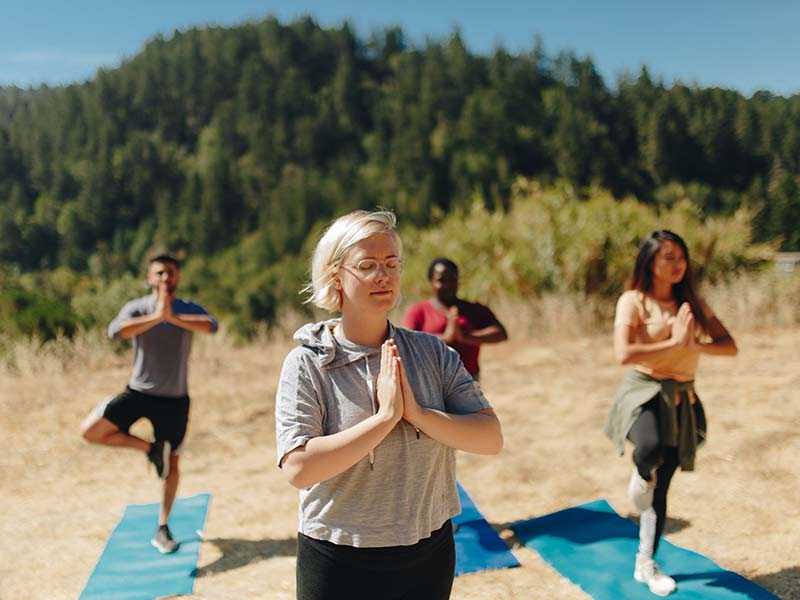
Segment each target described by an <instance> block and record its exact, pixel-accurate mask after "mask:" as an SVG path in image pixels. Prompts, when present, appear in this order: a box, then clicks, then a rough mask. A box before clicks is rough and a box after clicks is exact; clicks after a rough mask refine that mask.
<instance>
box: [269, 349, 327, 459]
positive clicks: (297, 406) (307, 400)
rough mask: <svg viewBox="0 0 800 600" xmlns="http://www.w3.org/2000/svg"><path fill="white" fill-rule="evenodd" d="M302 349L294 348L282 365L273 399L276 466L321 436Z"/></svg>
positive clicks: (320, 418)
mask: <svg viewBox="0 0 800 600" xmlns="http://www.w3.org/2000/svg"><path fill="white" fill-rule="evenodd" d="M302 353H303V349H302V348H296V349H294V350H292V352H290V353H289V355H288V356H287V357H286V360H285V361H284V362H283V368H282V369H281V376H280V380H279V382H278V392H277V394H276V397H275V443H276V445H277V451H278V466H280V464H281V461H282V460H283V457H284V456H286V455H287V454H288V453H289V452H291V451H292V450H294V449H295V448H299V447H301V446H304V445H305V444H306V443H307V442H308V440H310V439H311V438H314V437H319V436H321V435H323V433H324V430H323V419H324V414H323V409H322V405H321V403H320V402H319V400H318V398H317V393H316V390H315V388H314V384H313V382H312V381H311V378H310V377H309V375H308V372H307V366H306V364H305V359H304V358H303V355H302Z"/></svg>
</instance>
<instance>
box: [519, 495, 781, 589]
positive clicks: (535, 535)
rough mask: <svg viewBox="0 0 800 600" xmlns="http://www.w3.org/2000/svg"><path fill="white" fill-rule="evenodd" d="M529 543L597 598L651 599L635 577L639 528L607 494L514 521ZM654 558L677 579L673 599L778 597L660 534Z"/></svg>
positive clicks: (561, 571)
mask: <svg viewBox="0 0 800 600" xmlns="http://www.w3.org/2000/svg"><path fill="white" fill-rule="evenodd" d="M511 529H513V530H514V533H516V535H517V537H518V538H519V539H520V540H521V541H522V542H524V543H525V545H526V546H528V547H529V548H532V549H533V550H535V551H536V552H538V553H539V554H540V555H541V556H542V558H543V559H544V560H546V561H547V562H548V563H550V565H551V566H552V567H553V568H555V570H556V571H558V572H559V573H561V574H562V575H563V576H564V577H566V578H567V579H569V580H570V581H572V583H574V584H576V585H578V586H579V587H580V588H581V589H583V591H584V592H586V593H587V594H589V595H590V596H592V598H595V600H619V599H620V598H625V599H626V600H636V599H639V598H641V600H653V598H656V597H657V596H654V595H653V594H651V593H650V591H649V590H648V588H647V586H646V585H645V584H643V583H637V582H636V581H634V579H633V562H634V557H635V556H636V550H637V548H638V546H639V528H638V527H637V526H636V524H634V523H633V522H632V521H630V520H628V519H624V518H622V517H621V516H619V515H618V514H617V513H616V512H615V511H614V509H613V508H612V507H611V505H609V503H608V502H606V501H605V500H595V501H593V502H588V503H586V504H581V505H579V506H574V507H572V508H568V509H566V510H561V511H558V512H555V513H552V514H549V515H545V516H543V517H539V518H536V519H531V520H529V521H520V522H518V523H514V524H513V525H511ZM656 560H657V561H658V564H659V565H660V566H661V569H662V571H664V572H665V573H666V574H668V575H670V576H671V577H673V578H674V579H675V582H676V583H677V584H678V589H677V590H676V591H675V592H674V593H672V594H670V596H669V598H670V599H671V600H690V599H691V600H695V599H696V600H779V599H778V597H777V596H775V595H773V594H771V593H770V592H768V591H767V590H765V589H764V588H762V587H760V586H758V585H756V584H755V583H753V582H752V581H749V580H748V579H745V578H744V577H742V576H741V575H738V574H736V573H733V572H731V571H727V570H725V569H723V568H722V567H720V566H719V565H717V564H716V563H715V562H714V561H712V560H710V559H709V558H706V557H705V556H703V555H702V554H698V553H697V552H693V551H691V550H687V549H685V548H681V547H679V546H675V545H674V544H671V543H669V542H668V541H666V540H665V539H662V540H661V543H660V544H659V547H658V552H657V554H656Z"/></svg>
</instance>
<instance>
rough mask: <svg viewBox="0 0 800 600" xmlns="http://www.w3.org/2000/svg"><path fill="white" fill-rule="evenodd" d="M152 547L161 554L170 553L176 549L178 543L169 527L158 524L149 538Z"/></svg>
mask: <svg viewBox="0 0 800 600" xmlns="http://www.w3.org/2000/svg"><path fill="white" fill-rule="evenodd" d="M150 543H151V544H152V545H153V547H154V548H155V549H156V550H158V551H159V552H161V554H172V553H173V552H175V551H176V550H177V549H178V546H180V544H179V543H178V542H176V541H175V538H173V537H172V533H171V532H170V530H169V527H167V526H166V525H160V526H159V528H158V529H156V532H155V533H154V534H153V539H152V540H150Z"/></svg>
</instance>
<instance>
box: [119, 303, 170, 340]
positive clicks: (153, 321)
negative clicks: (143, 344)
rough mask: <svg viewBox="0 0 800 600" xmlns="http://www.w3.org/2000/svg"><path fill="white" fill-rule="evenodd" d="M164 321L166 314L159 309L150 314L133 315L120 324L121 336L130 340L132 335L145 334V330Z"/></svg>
mask: <svg viewBox="0 0 800 600" xmlns="http://www.w3.org/2000/svg"><path fill="white" fill-rule="evenodd" d="M163 321H164V316H163V315H162V314H161V313H159V312H158V310H156V312H154V313H151V314H149V315H144V316H141V317H131V318H130V319H126V320H125V321H123V322H122V323H121V324H120V327H119V337H121V338H122V339H124V340H128V339H130V338H132V337H136V336H137V335H141V334H143V333H144V332H145V331H148V330H150V329H152V328H153V327H155V326H156V325H158V324H159V323H162V322H163Z"/></svg>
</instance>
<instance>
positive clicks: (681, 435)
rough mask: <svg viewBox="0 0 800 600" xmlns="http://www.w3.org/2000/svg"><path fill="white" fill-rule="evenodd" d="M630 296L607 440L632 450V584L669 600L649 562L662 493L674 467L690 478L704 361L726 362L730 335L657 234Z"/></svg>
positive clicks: (676, 249) (622, 320) (677, 251)
mask: <svg viewBox="0 0 800 600" xmlns="http://www.w3.org/2000/svg"><path fill="white" fill-rule="evenodd" d="M627 288H628V290H627V291H626V292H625V293H623V294H622V296H621V297H620V299H619V301H618V302H617V310H616V318H615V321H614V352H615V355H616V357H617V360H618V361H619V362H620V363H621V364H624V365H632V368H631V369H630V370H629V371H628V372H627V373H626V374H625V377H624V379H623V381H622V384H621V385H620V387H619V389H618V391H617V395H616V397H615V400H614V404H613V406H612V408H611V412H610V413H609V416H608V421H607V422H606V426H605V432H606V434H607V435H608V436H609V437H610V438H611V439H612V440H613V441H614V443H615V445H616V446H617V449H618V450H619V452H620V454H622V453H623V452H624V449H625V440H626V439H628V440H630V441H631V442H632V443H633V445H634V450H633V462H634V469H633V473H632V474H631V479H630V483H629V485H628V495H629V497H630V499H631V501H632V502H633V505H634V506H635V507H636V509H637V510H638V511H639V512H640V524H639V551H638V553H637V555H636V562H635V567H634V573H633V576H634V579H636V581H639V582H641V583H647V584H648V586H649V588H650V591H651V592H653V593H654V594H657V595H659V596H666V595H668V594H670V593H672V592H673V591H674V590H675V587H676V586H675V580H674V579H672V578H671V577H669V576H667V575H665V574H664V573H662V572H661V570H660V569H659V567H658V565H657V564H656V562H655V561H654V555H655V553H656V550H657V549H658V542H659V540H660V538H661V534H662V532H663V531H664V524H665V522H666V519H667V490H668V489H669V484H670V482H671V481H672V476H673V475H674V473H675V471H676V470H677V469H678V467H680V468H681V469H682V470H684V471H691V470H693V469H694V459H695V451H696V449H697V447H698V445H699V444H700V443H702V442H703V441H704V439H705V431H706V421H705V413H704V411H703V406H702V404H701V403H700V399H699V398H698V397H697V395H696V394H695V391H694V374H695V370H696V369H697V364H698V361H699V358H700V354H701V353H706V354H718V355H729V356H733V355H735V354H736V352H737V349H736V344H735V343H734V341H733V338H732V337H731V335H730V333H728V331H727V330H726V329H725V327H724V326H723V325H722V323H721V322H720V321H719V319H717V317H716V316H714V313H713V312H712V311H711V309H710V308H709V307H708V305H707V304H706V303H705V302H703V301H702V300H701V299H700V297H699V296H698V295H697V292H696V289H695V283H694V277H693V274H692V269H691V264H690V262H689V250H688V249H687V247H686V243H685V242H684V241H683V240H682V239H681V238H680V237H679V236H678V235H676V234H675V233H672V232H670V231H666V230H662V231H654V232H653V233H651V234H650V235H649V236H648V237H647V238H646V239H645V240H644V242H643V243H642V245H641V247H640V248H639V252H638V254H637V256H636V263H635V265H634V268H633V272H632V274H631V276H630V278H629V280H628V285H627Z"/></svg>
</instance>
